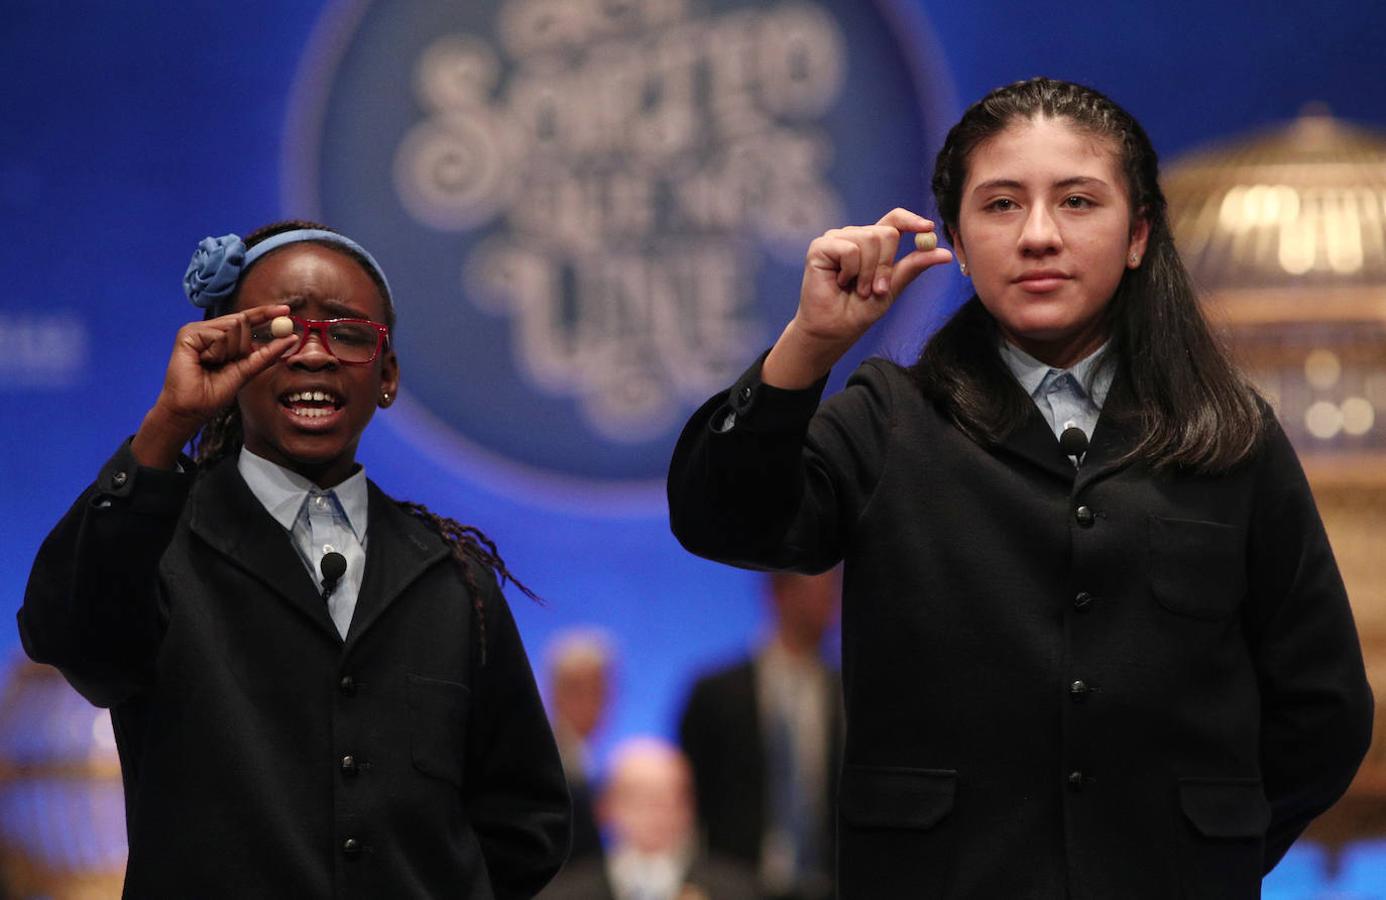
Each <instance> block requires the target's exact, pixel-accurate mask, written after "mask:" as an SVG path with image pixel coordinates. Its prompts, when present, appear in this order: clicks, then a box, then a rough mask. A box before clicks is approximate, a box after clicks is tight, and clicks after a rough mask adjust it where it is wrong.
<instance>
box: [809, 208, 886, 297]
mask: <svg viewBox="0 0 1386 900" xmlns="http://www.w3.org/2000/svg"><path fill="white" fill-rule="evenodd" d="M899 244H900V232H899V231H898V230H896V229H894V228H890V227H887V226H881V225H862V226H852V227H849V228H836V229H833V230H832V231H829V232H827V233H825V234H824V235H823V236H822V237H821V238H819V239H818V240H816V241H814V242H813V243H812V244H810V245H809V265H811V266H813V265H817V266H819V267H822V268H832V269H835V270H836V278H837V285H838V287H839V288H841V289H842V290H844V291H849V292H855V293H856V294H858V295H859V296H861V297H863V298H866V297H870V296H871V295H872V294H885V293H886V292H887V291H888V290H889V287H890V277H891V269H892V268H893V266H894V261H895V253H896V250H897V248H898V247H899ZM853 282H855V285H854V284H853Z"/></svg>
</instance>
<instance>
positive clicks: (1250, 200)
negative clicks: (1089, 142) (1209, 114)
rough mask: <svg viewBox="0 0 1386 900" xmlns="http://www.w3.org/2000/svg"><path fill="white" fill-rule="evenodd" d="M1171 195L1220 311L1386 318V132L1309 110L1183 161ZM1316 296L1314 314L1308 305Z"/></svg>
mask: <svg viewBox="0 0 1386 900" xmlns="http://www.w3.org/2000/svg"><path fill="white" fill-rule="evenodd" d="M1164 187H1165V193H1166V195H1167V197H1168V198H1169V204H1170V226H1171V228H1172V230H1173V232H1174V238H1175V241H1176V242H1177V243H1178V245H1179V250H1180V254H1181V255H1182V256H1183V258H1184V262H1185V264H1186V265H1187V266H1188V268H1189V271H1190V272H1191V273H1192V274H1193V277H1194V281H1195V283H1196V284H1197V285H1198V287H1199V290H1200V292H1201V293H1202V294H1203V295H1204V297H1205V299H1206V300H1207V301H1208V302H1209V304H1210V307H1211V308H1212V309H1211V311H1212V312H1213V313H1214V314H1215V315H1219V314H1221V315H1220V317H1222V318H1230V319H1232V320H1233V321H1242V322H1248V321H1286V320H1293V319H1297V318H1301V317H1302V318H1306V319H1315V320H1324V319H1329V320H1338V321H1343V320H1359V321H1360V320H1364V319H1365V320H1373V319H1375V320H1381V319H1386V133H1384V132H1378V131H1372V130H1368V129H1365V128H1360V127H1358V126H1355V125H1351V124H1349V123H1346V122H1344V121H1342V120H1340V119H1334V118H1332V117H1331V116H1329V115H1328V114H1327V113H1326V112H1325V111H1323V110H1322V109H1318V108H1310V109H1309V110H1307V111H1306V112H1305V114H1304V115H1302V116H1301V117H1300V118H1298V119H1296V120H1295V121H1293V122H1291V123H1289V124H1287V125H1282V126H1279V127H1277V128H1274V129H1271V130H1269V131H1265V132H1262V133H1260V134H1257V135H1253V136H1251V137H1249V138H1243V139H1240V140H1236V141H1233V142H1230V143H1226V144H1222V145H1219V146H1215V147H1212V148H1210V149H1207V150H1204V151H1201V152H1196V153H1193V154H1190V155H1187V156H1184V157H1182V158H1180V159H1178V160H1176V161H1175V162H1174V163H1173V164H1171V165H1170V166H1169V168H1168V171H1167V173H1166V176H1165V179H1164ZM1285 289H1292V290H1294V291H1295V292H1296V293H1297V294H1298V298H1297V301H1296V298H1294V297H1287V296H1284V295H1283V294H1282V293H1281V292H1282V291H1284V290H1285ZM1310 297H1312V298H1313V304H1314V306H1315V307H1316V308H1314V309H1313V310H1308V309H1304V308H1303V306H1304V304H1305V303H1306V302H1307V301H1308V300H1309V299H1310ZM1220 306H1228V307H1230V308H1228V309H1222V310H1219V309H1218V307H1220Z"/></svg>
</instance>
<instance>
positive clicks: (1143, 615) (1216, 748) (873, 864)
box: [669, 360, 1372, 900]
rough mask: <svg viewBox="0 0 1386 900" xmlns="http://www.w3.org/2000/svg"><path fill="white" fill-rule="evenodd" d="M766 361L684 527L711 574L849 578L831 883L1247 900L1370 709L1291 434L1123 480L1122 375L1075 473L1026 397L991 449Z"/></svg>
mask: <svg viewBox="0 0 1386 900" xmlns="http://www.w3.org/2000/svg"><path fill="white" fill-rule="evenodd" d="M759 373H760V366H759V364H756V365H755V366H753V367H752V368H751V369H750V370H749V371H748V372H747V373H746V374H745V375H744V376H742V378H741V379H740V380H739V381H738V382H737V384H736V385H735V386H734V387H733V388H732V389H731V391H729V392H727V393H722V394H719V395H717V396H715V397H713V398H712V399H711V400H710V401H709V402H708V403H707V404H705V405H704V406H703V407H702V409H700V410H699V411H698V412H697V413H696V414H695V415H694V416H693V418H692V420H691V421H690V422H689V423H688V425H687V427H686V428H685V430H684V432H683V435H682V437H681V438H680V441H679V444H678V447H677V449H676V450H675V453H674V459H673V462H672V465H671V469H670V476H669V502H670V516H671V522H672V526H673V529H674V533H675V534H676V535H677V536H678V538H679V539H680V541H681V542H683V544H684V545H685V546H686V547H687V548H688V549H690V550H692V551H693V552H695V553H698V554H700V555H703V556H707V557H710V558H713V559H718V560H721V561H724V562H729V563H733V564H737V565H743V566H747V567H755V568H789V569H795V570H799V571H805V572H820V571H824V570H826V569H828V568H829V567H831V566H832V565H834V564H835V563H836V562H837V561H838V560H841V559H845V561H846V565H845V572H844V599H843V627H842V633H843V683H844V691H845V703H846V710H847V736H846V748H845V752H844V755H845V760H844V768H843V776H842V782H841V791H840V795H839V823H840V828H839V834H838V841H839V843H838V846H839V855H838V867H839V868H838V872H839V884H840V890H841V896H842V897H843V898H845V900H861V898H883V900H894V898H899V897H930V898H978V900H996V898H1002V897H1006V898H1012V897H1014V898H1020V897H1024V898H1027V900H1036V898H1040V900H1050V898H1052V900H1065V898H1071V900H1111V898H1118V897H1119V898H1123V900H1141V898H1151V900H1156V898H1158V900H1167V898H1171V897H1206V898H1215V900H1242V898H1253V897H1257V896H1259V891H1260V880H1261V875H1262V873H1263V872H1264V871H1267V870H1268V869H1269V868H1270V867H1271V866H1273V865H1274V864H1275V863H1276V861H1277V860H1279V859H1280V857H1281V856H1282V855H1283V854H1284V852H1285V850H1286V849H1287V848H1288V847H1289V846H1290V844H1291V842H1292V841H1294V839H1295V837H1296V836H1297V835H1299V833H1300V832H1301V831H1302V830H1303V828H1304V827H1305V826H1306V825H1307V824H1308V822H1309V821H1310V819H1312V818H1313V817H1314V816H1315V815H1317V814H1318V813H1320V812H1322V811H1323V810H1324V809H1326V808H1327V807H1328V806H1329V805H1331V804H1332V803H1333V802H1334V800H1336V799H1337V797H1338V796H1339V795H1340V794H1341V793H1342V791H1343V790H1344V789H1345V788H1346V786H1347V784H1348V782H1349V781H1350V780H1351V778H1352V776H1353V774H1354V772H1355V771H1356V769H1357V766H1358V764H1359V762H1360V761H1361V759H1362V757H1363V755H1364V753H1365V752H1366V749H1367V746H1368V743H1369V741H1370V731H1371V718H1372V698H1371V693H1370V690H1369V688H1368V687H1367V683H1366V679H1365V677H1364V674H1363V666H1362V656H1361V651H1360V647H1359V645H1358V641H1357V635H1356V632H1355V629H1354V626H1353V622H1352V616H1351V613H1350V610H1349V607H1348V602H1347V597H1346V595H1345V592H1344V589H1343V585H1342V580H1341V578H1340V577H1339V575H1338V570H1337V567H1336V565H1335V564H1334V561H1333V557H1332V553H1331V552H1330V550H1329V546H1328V540H1327V538H1326V537H1325V535H1324V531H1323V527H1322V525H1321V523H1320V520H1319V516H1318V513H1317V511H1316V510H1315V508H1314V503H1313V499H1312V497H1311V496H1310V492H1309V487H1308V485H1307V483H1306V482H1305V479H1304V476H1303V473H1302V472H1301V470H1300V467H1299V464H1298V461H1297V460H1296V458H1295V455H1294V452H1293V451H1292V449H1291V448H1290V445H1289V442H1288V441H1287V440H1286V438H1285V436H1284V434H1283V432H1282V431H1281V430H1280V429H1279V427H1278V425H1276V424H1275V423H1274V422H1273V420H1271V422H1270V434H1269V436H1268V438H1267V440H1266V441H1265V443H1264V445H1263V446H1261V447H1260V448H1259V450H1258V451H1257V452H1256V454H1255V457H1254V459H1252V460H1251V461H1250V462H1248V463H1246V464H1244V465H1242V466H1240V467H1239V468H1237V469H1236V470H1234V471H1232V472H1230V473H1227V474H1225V475H1219V476H1196V475H1192V474H1189V473H1187V472H1183V471H1162V472H1152V471H1150V470H1149V469H1148V468H1146V467H1143V466H1134V465H1124V464H1122V463H1120V462H1119V460H1120V458H1121V456H1122V455H1123V454H1124V453H1125V451H1126V450H1128V449H1129V448H1130V447H1131V446H1132V445H1133V440H1134V437H1135V430H1134V424H1133V421H1132V420H1133V418H1134V416H1133V413H1134V409H1133V402H1132V400H1131V399H1130V398H1129V396H1128V395H1127V393H1126V391H1125V388H1124V384H1123V382H1122V378H1121V376H1120V375H1118V377H1117V379H1116V381H1115V382H1114V383H1113V386H1112V389H1111V393H1110V395H1109V396H1108V398H1107V402H1106V405H1105V407H1104V409H1103V411H1102V415H1101V418H1100V419H1099V421H1098V423H1097V426H1096V429H1095V431H1094V434H1093V436H1092V443H1091V447H1090V449H1089V451H1088V453H1087V456H1086V458H1085V460H1084V462H1083V465H1082V468H1081V469H1079V470H1078V471H1077V472H1076V473H1075V470H1074V466H1073V463H1072V462H1071V461H1070V460H1069V459H1068V458H1067V457H1066V456H1064V454H1063V452H1062V451H1061V450H1060V449H1059V446H1058V442H1057V441H1056V440H1055V438H1054V434H1053V432H1052V431H1051V430H1050V429H1049V427H1048V425H1047V424H1046V423H1045V422H1044V420H1043V418H1042V417H1041V416H1040V414H1039V412H1038V410H1036V409H1033V408H1028V409H1027V412H1028V413H1029V415H1028V417H1027V419H1026V421H1025V422H1023V423H1021V424H1020V425H1019V426H1018V427H1017V429H1016V430H1015V432H1014V433H1013V434H1012V435H1011V437H1010V438H1009V439H1007V441H1006V442H1005V443H1004V444H1002V445H1001V446H998V447H995V448H984V447H981V446H979V445H977V444H976V443H974V442H973V441H971V440H969V439H968V438H967V437H966V436H965V435H963V434H962V432H960V431H959V430H958V429H957V428H956V427H955V426H954V425H953V424H952V423H951V421H950V420H948V419H947V418H946V417H945V415H944V414H943V413H942V411H941V410H940V409H938V408H937V407H935V406H934V405H933V404H932V403H931V402H929V401H928V400H926V398H925V397H924V396H923V394H922V392H921V391H920V390H919V389H918V387H917V386H916V384H915V382H914V381H913V379H912V378H911V376H910V375H909V373H908V372H907V371H906V370H904V369H902V368H901V367H899V366H897V365H894V364H892V363H889V362H886V361H883V360H872V361H869V362H867V363H866V364H864V365H863V366H862V367H861V368H860V369H859V370H858V371H857V372H856V373H855V374H854V375H853V377H852V379H851V380H850V381H849V383H848V385H847V387H846V389H845V390H844V391H843V392H842V393H840V394H838V395H836V396H834V397H831V398H829V399H828V400H827V401H826V402H825V403H824V404H823V407H822V409H821V410H817V412H816V413H815V409H816V408H817V405H818V397H819V394H820V392H821V390H822V383H820V384H819V385H818V386H817V387H816V388H814V389H810V390H805V391H782V390H777V389H775V388H773V387H770V386H768V385H765V384H763V383H762V382H761V381H760V380H759ZM1267 416H1268V418H1269V413H1267ZM729 417H730V418H729Z"/></svg>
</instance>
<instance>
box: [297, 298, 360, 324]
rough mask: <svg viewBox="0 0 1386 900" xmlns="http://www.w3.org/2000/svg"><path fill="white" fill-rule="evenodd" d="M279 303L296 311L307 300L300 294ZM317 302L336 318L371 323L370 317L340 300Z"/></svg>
mask: <svg viewBox="0 0 1386 900" xmlns="http://www.w3.org/2000/svg"><path fill="white" fill-rule="evenodd" d="M279 302H281V303H283V304H284V305H285V306H288V307H289V308H290V309H293V310H297V309H298V308H299V307H301V306H302V305H303V304H304V303H306V302H308V298H307V297H305V296H303V295H302V294H295V295H291V296H289V297H285V298H284V299H283V300H281V301H279ZM319 302H320V303H321V304H322V305H323V307H324V308H326V309H327V310H328V311H329V312H332V313H336V314H337V317H338V318H342V319H366V320H367V321H373V320H372V319H371V317H370V316H368V315H366V313H365V312H364V311H362V310H359V309H357V308H356V307H354V306H348V305H347V304H345V303H343V302H342V301H340V300H333V299H332V298H330V297H329V298H326V299H323V300H320V301H319Z"/></svg>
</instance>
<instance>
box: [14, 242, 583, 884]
mask: <svg viewBox="0 0 1386 900" xmlns="http://www.w3.org/2000/svg"><path fill="white" fill-rule="evenodd" d="M184 286H185V289H186V290H187V293H188V295H189V297H190V298H191V299H192V301H193V302H194V303H195V304H196V305H198V306H200V307H202V308H203V309H205V310H206V318H204V319H203V320H202V321H197V322H192V323H190V324H188V325H185V326H184V327H183V328H182V329H181V330H180V331H179V332H178V337H177V339H176V341H175V342H174V348H173V354H172V356H171V357H170V359H169V365H168V371H167V374H166V376H165V379H164V385H163V390H162V391H161V392H160V394H159V397H158V399H157V400H156V401H155V403H154V405H153V407H151V409H150V410H149V412H148V414H147V415H146V416H145V418H144V421H143V423H142V424H141V425H140V428H139V431H138V432H136V434H135V435H134V437H133V438H132V439H131V440H129V441H127V442H126V443H125V444H124V445H123V446H122V447H121V448H120V449H119V450H117V451H116V453H115V455H114V456H112V457H111V459H110V461H109V462H107V464H106V465H105V466H104V468H103V469H102V470H101V473H100V474H99V475H98V476H97V479H96V482H95V483H94V484H92V485H91V486H90V487H88V488H87V490H86V491H85V492H84V493H83V494H82V496H81V497H80V498H78V500H77V502H76V504H75V505H74V506H73V507H72V509H71V510H70V511H69V512H68V514H67V515H66V516H65V517H64V518H63V520H62V521H61V522H59V523H58V526H57V527H56V528H55V529H54V531H53V532H52V534H51V535H50V536H49V537H48V539H47V540H46V541H45V542H44V545H43V547H42V548H41V549H40V551H39V555H38V558H37V560H36V561H35V563H34V567H33V572H32V574H31V576H30V581H29V587H28V591H27V593H26V596H25V601H24V606H23V608H22V609H21V610H20V613H19V625H20V632H21V635H22V638H23V641H24V646H25V649H26V650H27V651H28V653H29V655H30V656H32V657H33V658H34V659H36V660H38V661H40V662H46V663H51V664H53V665H55V666H57V667H58V668H60V669H61V670H62V671H63V673H64V674H65V675H66V676H67V678H68V680H69V681H71V683H72V684H73V685H74V686H75V687H76V688H77V689H78V690H79V691H80V692H81V693H82V694H83V695H84V696H86V697H87V699H89V700H91V701H92V702H93V703H95V704H97V705H100V706H106V707H109V708H110V710H111V716H112V718H113V720H114V725H115V732H116V736H117V743H118V745H119V749H120V757H121V762H122V774H123V778H124V783H125V791H126V807H127V812H128V823H127V824H128V829H129V838H130V857H129V865H128V869H127V873H126V885H125V890H126V894H127V895H129V896H139V897H155V896H157V897H175V896H176V897H236V898H239V897H269V896H298V897H341V896H362V897H397V896H406V895H409V896H415V895H423V894H428V895H430V896H442V895H444V894H456V895H460V896H476V897H480V896H496V897H526V896H531V895H533V894H534V893H536V892H537V891H538V890H539V889H540V888H541V887H542V886H543V885H544V884H545V883H546V882H547V881H548V879H549V878H550V877H551V876H552V875H553V873H554V872H555V871H557V869H558V867H559V865H560V864H561V863H562V861H563V857H564V854H565V852H566V850H567V845H568V827H569V826H568V795H567V789H566V786H565V784H564V780H563V774H562V768H561V765H560V763H559V758H558V753H557V751H556V749H555V746H554V741H553V736H552V734H551V732H550V730H549V726H548V723H547V720H546V718H545V715H544V710H543V707H542V706H541V704H540V701H539V695H538V692H537V691H536V689H535V685H534V679H533V675H532V674H531V672H530V668H529V663H528V661H527V659H526V657H525V652H524V648H523V646H522V645H521V642H520V637H519V634H518V633H517V631H516V628H515V623H514V621H513V619H512V617H511V614H510V610H509V608H508V607H507V605H506V601H505V598H504V597H503V596H502V594H501V590H500V585H501V584H503V583H504V582H505V581H506V580H511V581H513V580H514V579H513V578H511V577H510V573H509V571H508V570H507V569H506V567H505V564H504V563H503V562H502V561H501V559H500V557H499V555H497V553H496V550H495V546H494V545H493V544H492V543H491V542H490V541H489V540H488V539H487V538H486V537H485V535H483V534H482V533H481V532H480V531H478V530H477V529H476V528H473V527H471V526H468V525H462V524H459V523H457V522H455V521H453V520H451V519H446V518H442V517H440V516H437V515H434V514H433V513H431V512H429V511H428V510H427V509H425V508H424V507H422V506H420V505H418V504H413V503H405V502H400V501H397V500H394V499H392V498H391V497H389V496H388V495H387V494H385V493H384V492H383V491H382V490H380V488H378V487H377V486H376V485H375V484H374V483H372V482H370V481H368V480H367V479H366V477H365V473H364V471H363V470H362V468H361V466H360V465H359V464H357V463H356V461H355V454H356V447H357V444H358V442H359V441H360V438H361V434H362V432H363V431H364V430H365V428H366V426H367V424H369V422H370V420H371V417H372V416H373V415H374V414H375V412H376V410H377V409H384V408H387V407H389V406H390V405H391V403H393V402H394V399H395V396H396V394H397V391H398V387H399V362H398V359H397V358H396V355H395V351H394V348H393V346H392V345H391V343H390V341H389V334H390V329H391V328H392V327H393V325H394V320H395V308H394V303H393V300H392V298H391V294H390V288H389V284H388V282H387V281H386V279H385V275H384V273H383V271H382V270H381V268H380V266H379V265H378V264H377V263H376V261H375V260H374V259H373V258H372V257H371V256H370V254H369V253H367V252H366V251H365V250H364V249H362V248H361V247H360V246H359V245H357V244H356V243H355V242H353V241H351V240H349V239H348V238H346V237H344V236H342V235H339V234H337V233H335V232H333V231H330V230H328V229H326V228H324V227H322V226H319V225H315V224H313V223H307V222H286V223H282V224H279V225H274V226H270V227H268V228H265V229H262V230H260V231H258V232H256V233H254V234H252V235H251V236H250V237H249V238H248V239H247V240H246V241H244V242H242V241H241V240H240V239H239V238H237V237H236V236H234V235H228V236H226V237H224V238H218V239H212V238H208V239H207V240H206V241H203V243H202V245H201V246H200V247H199V249H198V253H197V255H196V256H194V258H193V262H192V265H191V266H190V267H189V269H188V274H187V276H186V278H185V284H184ZM282 317H288V318H289V319H290V320H291V328H290V329H288V331H287V333H286V332H285V329H284V327H283V325H282V324H281V325H280V326H279V328H278V329H277V330H278V331H279V333H283V334H284V336H283V337H275V336H274V335H275V333H276V329H275V328H274V326H272V324H271V323H272V322H273V321H274V320H275V319H277V318H282ZM189 442H191V444H192V448H193V450H192V455H191V456H185V455H183V453H182V450H183V448H184V447H185V445H187V444H189ZM516 585H517V586H518V587H520V589H521V590H522V591H523V592H524V593H526V594H528V593H529V591H528V589H526V588H524V587H523V585H520V584H519V583H518V582H516Z"/></svg>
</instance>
